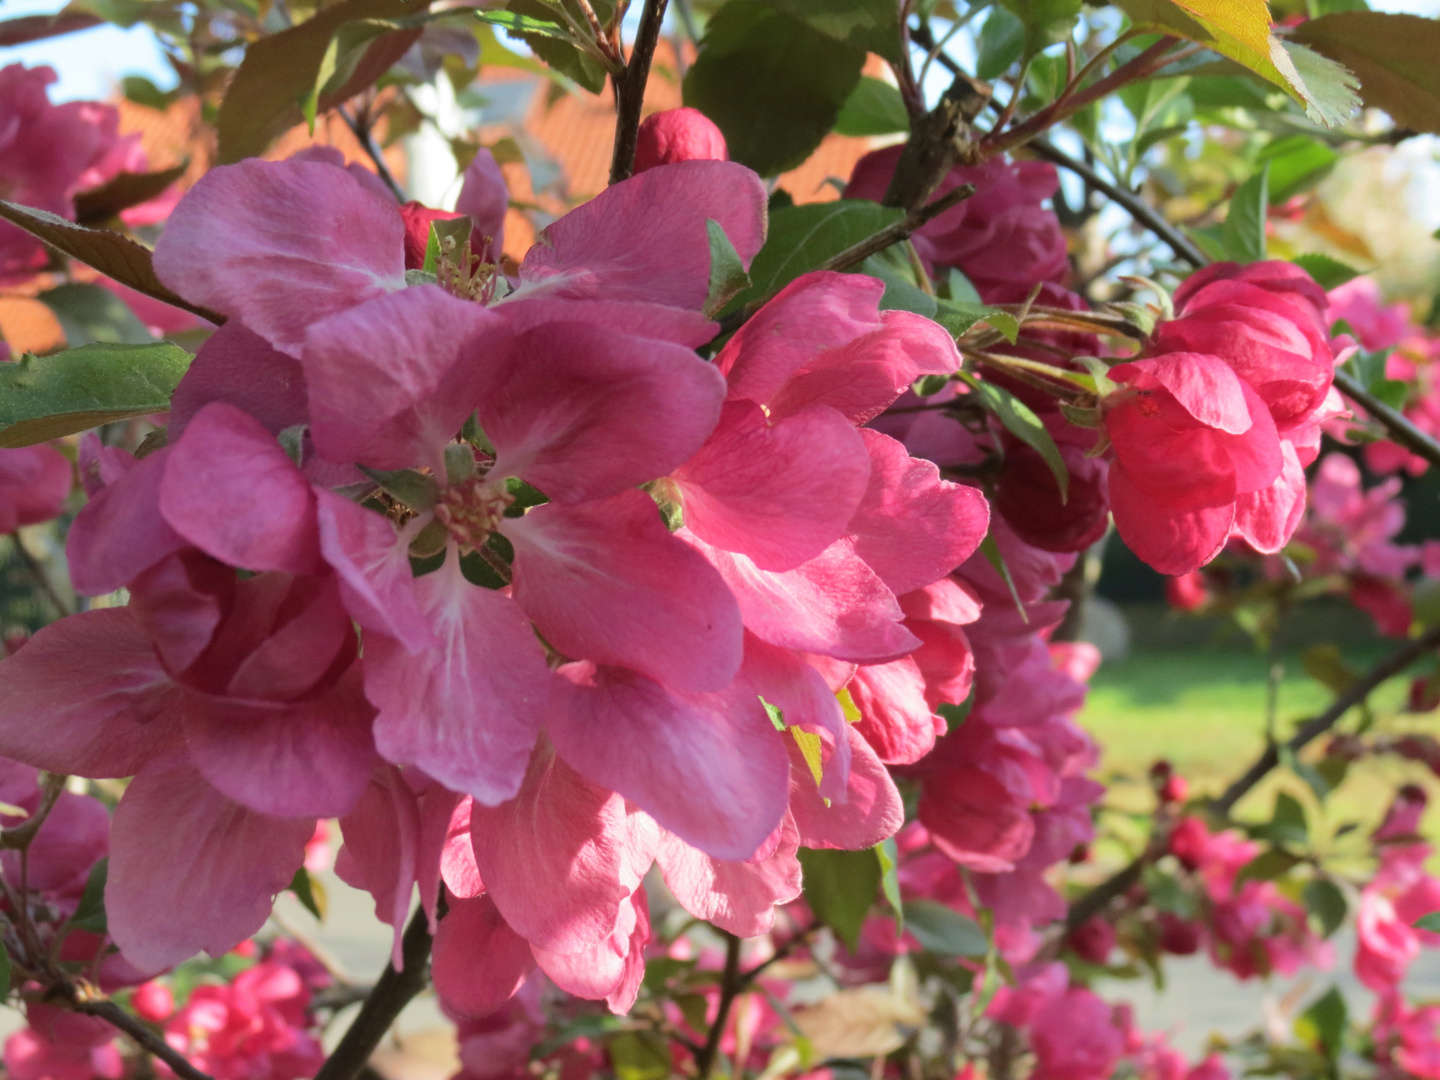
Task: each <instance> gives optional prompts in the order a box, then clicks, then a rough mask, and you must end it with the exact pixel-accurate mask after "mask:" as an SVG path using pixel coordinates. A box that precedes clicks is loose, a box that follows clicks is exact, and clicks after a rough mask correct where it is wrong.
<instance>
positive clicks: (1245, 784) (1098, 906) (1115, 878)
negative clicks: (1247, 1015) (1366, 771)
mask: <svg viewBox="0 0 1440 1080" xmlns="http://www.w3.org/2000/svg"><path fill="white" fill-rule="evenodd" d="M1436 649H1440V626H1436V627H1432V628H1431V629H1430V630H1427V631H1426V632H1425V633H1424V634H1422V635H1421V636H1420V637H1418V638H1416V639H1415V640H1414V641H1412V642H1410V643H1409V644H1408V645H1406V646H1405V647H1404V648H1403V649H1400V650H1399V651H1398V652H1395V653H1392V654H1391V655H1390V656H1388V657H1386V658H1385V659H1384V660H1382V661H1380V662H1379V663H1378V664H1376V665H1375V666H1374V667H1372V668H1371V669H1370V670H1369V671H1368V672H1366V673H1365V676H1364V677H1363V678H1361V679H1360V680H1359V681H1357V682H1356V683H1355V685H1354V686H1352V687H1350V689H1348V690H1346V691H1345V692H1344V693H1343V694H1340V695H1339V696H1338V697H1336V698H1335V700H1334V701H1332V702H1331V703H1330V707H1329V708H1328V709H1326V710H1325V711H1324V712H1322V713H1321V714H1320V715H1319V716H1316V717H1313V718H1311V719H1310V720H1307V721H1306V722H1305V723H1303V724H1301V725H1300V728H1299V730H1298V731H1296V732H1295V734H1294V735H1292V736H1291V737H1290V740H1289V741H1288V742H1286V743H1285V744H1284V745H1285V748H1286V749H1287V750H1288V751H1289V752H1290V753H1292V754H1293V753H1298V752H1299V751H1301V750H1302V749H1304V748H1305V747H1306V746H1308V745H1309V744H1310V743H1311V742H1313V741H1314V740H1315V739H1317V738H1319V737H1320V736H1321V735H1323V734H1325V732H1327V731H1329V730H1330V729H1331V728H1332V727H1334V726H1335V725H1336V724H1337V723H1338V722H1339V721H1340V718H1341V717H1342V716H1344V715H1345V714H1346V713H1347V712H1349V711H1350V710H1351V709H1352V708H1354V707H1355V706H1356V705H1358V704H1360V703H1361V702H1362V701H1364V700H1365V699H1366V698H1367V697H1369V696H1370V694H1371V692H1372V691H1373V690H1374V689H1375V688H1376V687H1377V686H1379V685H1380V684H1381V683H1383V682H1384V681H1385V680H1386V679H1389V678H1391V677H1393V676H1395V675H1398V674H1400V673H1401V672H1402V671H1404V670H1405V669H1406V668H1408V667H1409V666H1410V665H1411V664H1413V663H1415V661H1417V660H1419V659H1420V658H1421V657H1422V656H1424V655H1425V654H1426V653H1427V652H1433V651H1435V650H1436ZM1278 764H1280V747H1279V746H1276V745H1275V744H1271V745H1270V746H1267V747H1266V748H1265V751H1264V752H1263V753H1262V754H1261V755H1260V756H1259V757H1258V758H1256V759H1255V761H1254V763H1253V764H1251V766H1250V767H1249V768H1248V769H1246V770H1245V772H1244V773H1243V774H1242V775H1241V776H1240V778H1239V779H1237V780H1236V781H1235V782H1234V783H1232V784H1231V785H1230V786H1229V787H1228V788H1227V789H1226V790H1225V793H1224V794H1223V795H1221V796H1220V797H1219V798H1218V799H1216V800H1214V801H1213V802H1212V803H1211V804H1210V806H1211V809H1213V810H1214V811H1215V812H1216V813H1217V814H1220V815H1222V816H1228V815H1229V813H1230V811H1231V810H1233V809H1234V808H1235V804H1236V803H1238V802H1239V801H1240V800H1241V799H1243V798H1244V797H1245V796H1246V795H1248V794H1249V793H1250V792H1251V790H1252V789H1254V787H1255V785H1256V784H1258V783H1260V781H1261V780H1263V779H1264V778H1265V777H1266V776H1267V775H1268V774H1269V772H1270V770H1271V769H1273V768H1275V766H1276V765H1278ZM1164 850H1165V843H1164V840H1163V838H1160V837H1157V838H1156V839H1154V840H1152V841H1151V843H1150V846H1149V847H1148V848H1147V849H1146V851H1145V853H1144V854H1143V855H1141V856H1140V857H1139V858H1137V859H1135V860H1133V861H1132V862H1131V863H1130V864H1129V865H1128V866H1126V867H1125V868H1124V869H1122V870H1120V871H1118V872H1117V873H1115V874H1114V875H1112V876H1111V877H1109V878H1107V879H1106V880H1105V881H1103V882H1101V883H1100V884H1099V885H1097V886H1096V887H1095V888H1093V889H1091V890H1090V891H1089V892H1088V893H1086V894H1085V895H1084V896H1082V897H1080V898H1079V899H1078V900H1076V901H1075V903H1073V904H1071V905H1070V911H1069V914H1068V915H1067V916H1066V919H1065V924H1066V926H1067V927H1069V928H1071V929H1074V928H1075V927H1077V926H1079V925H1080V924H1081V923H1083V922H1085V921H1086V920H1087V919H1089V918H1091V917H1092V916H1094V915H1098V914H1099V913H1100V912H1101V911H1103V910H1104V909H1105V907H1106V906H1107V905H1108V904H1109V903H1110V901H1111V900H1114V899H1115V898H1116V897H1118V896H1122V895H1124V894H1125V892H1127V891H1128V890H1129V888H1130V887H1131V886H1132V885H1134V884H1135V883H1136V882H1137V881H1139V880H1140V875H1141V873H1142V872H1143V870H1144V868H1145V865H1146V863H1148V862H1151V861H1153V860H1154V859H1156V858H1158V857H1159V856H1160V855H1161V854H1163V853H1164Z"/></svg>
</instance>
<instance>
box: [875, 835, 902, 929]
mask: <svg viewBox="0 0 1440 1080" xmlns="http://www.w3.org/2000/svg"><path fill="white" fill-rule="evenodd" d="M875 857H876V858H877V859H879V860H880V891H881V892H882V893H883V894H884V896H885V902H886V903H887V904H889V905H890V910H892V911H893V912H895V932H896V933H897V934H903V933H904V932H905V909H904V902H903V901H902V900H901V899H900V851H899V849H898V848H897V847H896V846H895V838H894V837H893V836H891V837H887V838H886V839H884V840H882V841H880V843H878V844H876V845H875Z"/></svg>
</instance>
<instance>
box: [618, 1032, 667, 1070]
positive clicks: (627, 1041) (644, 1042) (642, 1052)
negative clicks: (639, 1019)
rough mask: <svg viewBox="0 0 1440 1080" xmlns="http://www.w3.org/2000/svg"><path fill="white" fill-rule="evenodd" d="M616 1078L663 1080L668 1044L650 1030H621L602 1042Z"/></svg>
mask: <svg viewBox="0 0 1440 1080" xmlns="http://www.w3.org/2000/svg"><path fill="white" fill-rule="evenodd" d="M605 1047H606V1049H607V1050H608V1051H609V1053H610V1067H611V1068H612V1069H614V1070H615V1077H616V1080H666V1078H667V1077H668V1076H669V1075H670V1067H671V1064H672V1063H671V1060H670V1047H669V1045H668V1044H667V1043H666V1042H665V1040H664V1039H663V1038H662V1037H661V1036H659V1035H657V1034H655V1033H654V1032H653V1031H622V1032H621V1033H620V1034H619V1035H616V1036H615V1037H614V1038H613V1039H611V1040H610V1041H609V1042H608V1043H606V1044H605Z"/></svg>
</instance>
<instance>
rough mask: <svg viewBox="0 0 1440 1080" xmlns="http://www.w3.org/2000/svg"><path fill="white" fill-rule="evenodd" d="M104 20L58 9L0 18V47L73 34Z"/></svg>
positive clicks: (80, 12) (82, 13)
mask: <svg viewBox="0 0 1440 1080" xmlns="http://www.w3.org/2000/svg"><path fill="white" fill-rule="evenodd" d="M104 21H105V20H104V19H102V18H100V16H98V15H90V14H88V13H86V12H83V11H60V12H57V13H56V14H54V15H22V16H20V17H19V18H18V19H0V48H9V47H10V46H11V45H24V44H25V43H26V42H28V41H42V40H44V39H45V38H52V37H59V36H60V35H61V34H73V33H74V32H75V31H76V30H88V29H90V27H92V26H99V25H100V24H101V23H102V22H104Z"/></svg>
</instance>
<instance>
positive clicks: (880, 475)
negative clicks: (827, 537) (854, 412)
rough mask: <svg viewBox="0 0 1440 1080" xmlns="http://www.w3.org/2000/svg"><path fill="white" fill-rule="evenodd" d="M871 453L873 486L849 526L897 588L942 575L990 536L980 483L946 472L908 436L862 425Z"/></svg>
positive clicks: (860, 548) (863, 554)
mask: <svg viewBox="0 0 1440 1080" xmlns="http://www.w3.org/2000/svg"><path fill="white" fill-rule="evenodd" d="M860 435H861V437H862V438H864V440H865V447H866V449H867V450H869V452H870V461H871V470H870V486H869V488H868V489H867V490H866V492H865V497H864V499H863V500H861V502H860V507H859V509H857V510H856V511H855V516H854V517H853V518H851V519H850V524H849V528H848V529H847V530H846V531H847V532H849V533H850V534H851V535H852V536H853V537H854V543H855V553H856V554H857V555H859V556H860V558H862V559H864V560H865V562H866V563H867V564H868V565H869V566H870V569H872V570H874V571H875V573H877V574H879V575H880V580H881V581H883V582H885V585H886V587H888V588H889V589H890V590H891V591H892V592H894V593H896V594H897V595H898V594H900V593H908V592H912V591H913V590H915V589H920V588H924V587H925V586H926V585H929V584H930V583H931V582H932V581H938V580H939V579H941V578H943V577H945V575H947V574H949V573H950V571H952V570H954V569H955V568H956V567H957V566H959V565H960V564H961V563H962V562H964V561H965V560H966V559H968V558H969V557H970V556H971V555H972V554H974V552H975V549H976V548H977V547H979V546H980V541H981V540H983V539H985V530H986V528H987V527H988V526H989V523H990V508H989V507H988V506H987V505H986V503H985V496H983V495H981V494H980V492H978V491H977V490H975V489H974V488H973V487H966V486H965V485H964V484H956V483H952V482H951V481H949V480H942V479H941V478H940V470H939V469H937V468H936V467H935V465H934V464H933V463H932V462H929V461H925V460H923V459H921V458H913V457H911V456H910V452H909V451H908V450H906V449H905V447H904V445H903V444H902V443H898V442H896V441H895V440H894V439H892V438H890V437H889V436H888V435H881V434H880V433H879V432H878V431H870V430H869V429H862V430H861V432H860Z"/></svg>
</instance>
